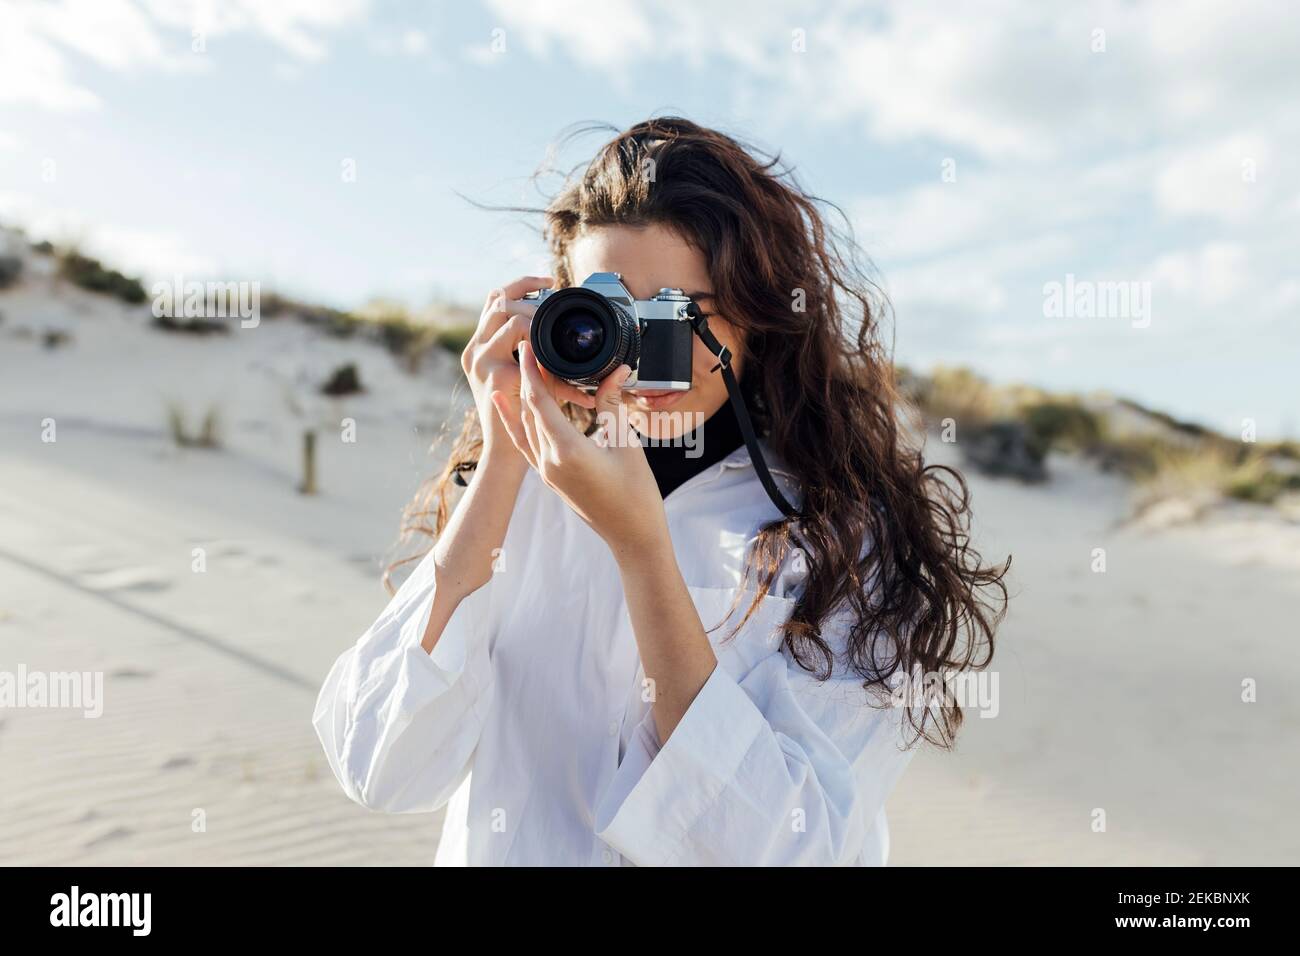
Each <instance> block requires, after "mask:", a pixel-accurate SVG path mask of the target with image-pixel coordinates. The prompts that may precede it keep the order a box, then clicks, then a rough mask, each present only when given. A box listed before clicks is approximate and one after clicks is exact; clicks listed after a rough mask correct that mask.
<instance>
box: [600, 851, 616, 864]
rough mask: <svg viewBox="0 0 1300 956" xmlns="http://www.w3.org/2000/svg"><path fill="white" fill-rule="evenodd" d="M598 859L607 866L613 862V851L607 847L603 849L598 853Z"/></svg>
mask: <svg viewBox="0 0 1300 956" xmlns="http://www.w3.org/2000/svg"><path fill="white" fill-rule="evenodd" d="M600 858H601V859H602V860H604V861H605V865H606V866H608V865H609V864H611V863H613V862H614V851H613V850H611V849H610V848H609V847H605V849H603V850H601V851H600Z"/></svg>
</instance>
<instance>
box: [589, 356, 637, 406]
mask: <svg viewBox="0 0 1300 956" xmlns="http://www.w3.org/2000/svg"><path fill="white" fill-rule="evenodd" d="M631 374H632V367H631V366H630V365H620V366H619V367H618V368H616V369H614V371H612V372H610V373H609V374H608V375H606V376H605V380H604V381H603V382H601V383H600V387H599V388H597V389H596V407H597V408H618V406H619V405H622V404H623V383H624V382H626V381H627V378H628V376H629V375H631Z"/></svg>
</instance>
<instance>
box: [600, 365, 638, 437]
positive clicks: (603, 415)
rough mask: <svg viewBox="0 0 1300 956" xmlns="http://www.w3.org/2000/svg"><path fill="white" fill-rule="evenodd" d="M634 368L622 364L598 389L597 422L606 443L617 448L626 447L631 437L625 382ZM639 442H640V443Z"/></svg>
mask: <svg viewBox="0 0 1300 956" xmlns="http://www.w3.org/2000/svg"><path fill="white" fill-rule="evenodd" d="M631 374H632V369H631V368H630V367H629V366H627V365H620V366H619V367H618V368H616V369H615V370H614V371H613V372H611V373H610V374H609V375H607V376H606V377H605V380H604V381H603V382H601V383H600V387H599V388H597V389H596V394H595V396H594V398H595V400H596V422H597V424H599V425H600V427H601V430H602V431H603V432H604V443H605V444H608V445H613V446H614V447H617V448H622V447H624V446H625V445H626V444H627V442H628V439H629V437H630V436H629V434H628V433H629V432H631V431H632V427H631V425H630V424H629V422H628V418H627V415H626V414H625V413H624V411H623V383H624V382H626V381H627V378H628V376H629V375H631ZM638 444H639V443H638Z"/></svg>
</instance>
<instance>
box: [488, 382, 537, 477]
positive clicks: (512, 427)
mask: <svg viewBox="0 0 1300 956" xmlns="http://www.w3.org/2000/svg"><path fill="white" fill-rule="evenodd" d="M518 405H519V401H518V399H515V400H514V401H512V400H511V398H510V396H508V395H507V394H506V393H505V392H493V393H492V407H493V408H495V409H496V413H497V417H498V418H500V419H501V424H502V425H504V426H505V429H506V434H507V435H509V436H510V441H511V443H512V444H513V445H514V446H515V447H516V448H518V449H519V453H520V454H521V455H523V456H524V457H525V458H528V459H529V461H528V463H529V464H530V465H534V464H536V463H535V462H534V461H532V459H531V458H530V457H529V456H530V455H532V448H531V447H530V446H529V444H528V436H527V435H525V434H524V425H523V422H521V421H520V420H519V408H518Z"/></svg>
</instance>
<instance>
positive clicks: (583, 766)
mask: <svg viewBox="0 0 1300 956" xmlns="http://www.w3.org/2000/svg"><path fill="white" fill-rule="evenodd" d="M770 460H771V459H769V461H770ZM664 507H665V511H666V512H667V516H668V525H669V530H670V532H671V535H672V540H673V548H674V551H675V552H676V555H677V561H678V564H679V565H680V567H681V572H682V576H683V578H684V579H685V581H686V583H687V585H688V587H689V589H690V593H691V597H692V599H693V600H694V602H695V605H696V608H697V609H698V610H699V613H700V619H701V621H702V622H703V624H704V627H705V628H706V630H707V629H709V628H713V627H714V625H717V624H719V623H720V622H722V620H723V618H724V617H726V615H727V612H728V610H729V609H730V607H731V604H732V601H733V598H734V596H735V590H736V588H737V586H738V585H739V583H740V581H741V578H742V569H743V567H744V559H745V553H746V549H747V547H748V545H749V543H750V542H751V541H752V540H753V538H754V536H755V534H756V533H757V531H758V530H759V528H760V527H761V526H762V525H763V524H764V523H766V522H768V521H771V520H772V519H773V518H775V517H777V511H776V509H775V508H774V506H773V505H772V503H771V502H770V501H769V500H768V497H767V495H766V494H765V493H764V491H763V489H762V486H761V485H760V484H759V481H758V478H757V475H756V474H755V472H754V470H753V468H752V466H751V465H750V460H749V454H748V452H747V451H746V450H745V449H744V448H743V447H742V448H740V449H739V450H738V451H736V452H734V453H733V454H732V455H731V456H729V457H728V458H726V459H724V460H723V461H722V462H720V463H718V464H715V465H713V466H711V467H709V468H707V469H705V470H704V471H702V472H701V473H700V474H698V475H695V476H694V477H693V478H691V479H690V480H689V481H687V482H686V483H685V484H683V485H682V486H680V487H679V488H677V489H676V490H675V491H673V492H672V493H671V494H670V495H669V496H668V497H667V498H666V499H665V500H664ZM496 564H497V570H496V572H495V573H494V574H493V576H492V579H491V581H490V582H489V583H488V584H486V585H484V586H483V587H482V588H480V589H479V590H477V591H475V592H474V593H473V594H471V595H470V596H469V597H467V598H466V599H465V600H463V601H462V602H461V604H460V606H459V607H458V608H457V609H456V611H455V613H454V614H453V615H452V617H451V620H450V621H449V622H448V624H447V626H446V629H445V630H444V631H443V633H442V636H441V638H440V639H439V640H438V643H437V644H436V645H435V646H434V649H433V652H432V653H431V654H429V653H426V652H425V651H424V650H423V649H422V648H421V647H420V641H421V638H422V637H423V634H424V629H425V626H426V624H427V621H428V616H429V609H430V607H431V605H432V602H433V592H434V587H435V582H434V565H433V561H432V558H431V557H426V558H425V559H424V560H423V561H422V562H421V563H420V565H419V566H418V568H417V569H416V570H415V571H414V572H413V573H412V574H411V576H410V578H408V580H407V581H406V582H405V583H404V584H403V586H402V587H401V589H400V590H399V591H398V593H397V594H396V595H395V596H394V597H393V599H392V601H391V602H390V603H389V605H388V607H386V608H385V609H384V612H383V613H382V614H381V615H380V616H379V619H378V620H377V621H375V623H374V624H373V625H371V627H370V629H369V630H367V631H366V632H365V634H363V635H362V636H361V638H360V639H359V640H358V641H357V643H356V644H355V645H354V646H353V647H351V648H350V649H349V650H347V651H346V652H345V653H344V654H343V655H342V656H340V657H339V658H338V660H337V661H336V662H335V664H334V666H333V668H332V669H331V670H330V673H329V676H328V677H326V679H325V684H324V686H323V687H322V688H321V692H320V697H319V699H318V700H317V702H316V710H315V714H314V717H313V722H314V723H315V725H316V730H317V733H318V734H319V735H320V739H321V743H322V744H323V745H324V748H325V753H326V755H327V757H328V758H329V763H330V767H331V769H333V771H334V775H335V776H336V777H337V778H338V780H339V783H340V784H342V786H343V789H344V791H345V792H346V793H347V795H348V796H349V797H351V798H352V799H353V800H355V801H357V802H358V803H360V804H362V805H363V806H366V807H369V808H372V809H375V810H385V811H389V812H394V813H411V812H428V811H433V810H437V809H439V808H441V807H443V806H444V805H446V806H447V816H446V821H445V823H444V825H443V833H442V839H441V841H440V843H439V846H438V852H437V856H436V859H435V863H436V864H439V865H455V864H461V865H464V864H471V865H502V864H505V865H511V864H519V865H564V866H573V865H595V866H611V865H620V864H623V865H626V864H636V865H652V864H679V865H734V864H740V865H751V864H758V865H767V864H859V865H870V864H877V865H879V864H883V863H884V862H885V859H886V856H887V854H888V830H887V827H886V824H885V814H884V804H885V799H886V797H887V796H888V795H889V793H890V791H891V790H892V789H893V787H894V784H895V783H896V782H897V780H898V778H899V776H900V775H901V774H902V772H903V769H904V768H905V767H906V765H907V763H908V761H909V759H910V758H911V753H912V751H911V750H910V749H904V736H903V733H902V729H901V728H902V722H901V719H900V718H901V714H902V711H901V710H899V709H897V708H892V707H889V706H887V705H886V706H884V707H881V706H880V705H879V703H878V702H877V703H874V704H873V702H872V701H871V700H870V699H869V697H868V692H867V691H865V690H863V687H862V680H861V678H859V677H857V676H856V675H854V674H852V673H849V672H847V671H844V672H841V671H840V670H838V669H837V671H836V673H835V674H834V675H833V676H832V677H831V679H830V680H828V681H824V682H823V681H819V680H817V678H816V676H815V675H813V674H810V673H808V672H807V671H805V670H803V669H802V668H801V667H800V666H799V665H798V664H796V663H795V662H794V661H793V660H792V659H791V658H790V656H789V654H788V653H787V652H786V651H784V650H783V649H782V647H781V639H780V638H781V632H780V627H781V624H782V623H783V622H784V621H785V620H786V618H787V617H788V615H789V613H790V611H791V609H792V608H793V606H794V597H796V596H797V594H798V592H799V587H800V584H801V582H802V579H803V576H804V575H803V565H804V562H803V561H802V560H800V558H799V556H798V555H796V556H794V557H793V559H792V560H789V561H787V562H786V565H785V567H784V568H783V569H782V571H781V573H780V575H779V576H778V579H777V581H776V582H775V583H774V586H773V589H772V593H771V594H770V595H768V596H767V597H764V598H763V600H762V602H761V604H760V605H759V608H758V609H757V610H756V611H755V613H754V615H753V617H752V618H751V619H750V621H749V623H748V624H747V625H746V626H745V627H744V629H743V630H741V631H740V632H739V633H736V634H735V635H734V636H730V635H731V634H732V631H733V630H734V629H735V626H736V624H737V623H739V621H740V620H741V618H742V617H743V614H744V611H745V610H746V609H747V608H748V607H749V604H750V601H751V599H752V593H751V592H749V591H746V593H745V594H742V596H741V600H740V604H739V610H738V611H737V612H736V613H735V614H734V615H733V616H732V617H731V618H730V619H729V620H728V621H727V622H726V623H725V624H723V625H722V626H721V627H717V628H716V629H714V630H711V631H710V632H709V640H710V641H711V642H713V645H714V649H715V652H716V654H717V657H718V666H717V668H715V670H714V672H713V674H712V675H711V676H710V677H709V679H708V681H707V682H706V683H705V684H704V687H703V688H702V689H701V690H700V692H699V694H698V696H697V697H696V698H695V700H694V701H693V702H692V703H691V705H690V707H689V709H688V710H687V711H686V713H685V715H684V716H683V717H682V719H681V721H680V723H679V724H678V725H677V727H676V728H675V729H674V730H673V732H672V734H671V735H670V736H669V738H668V742H667V743H666V744H665V745H664V746H663V747H660V745H659V740H658V737H657V734H656V731H655V726H654V723H653V721H652V719H651V716H650V704H649V703H648V701H649V700H650V699H651V690H650V689H649V688H648V687H647V686H646V685H645V674H644V673H643V671H642V670H641V666H640V658H639V656H638V653H637V647H636V641H635V638H634V636H633V633H632V627H631V623H630V621H629V619H628V613H627V607H626V604H625V602H624V597H623V591H622V586H621V582H620V578H619V575H618V571H617V566H616V565H615V563H614V560H613V557H612V556H611V555H610V553H609V549H608V548H607V547H606V546H605V544H604V542H603V541H601V540H600V538H599V537H598V536H597V535H596V533H595V532H594V531H592V530H591V529H590V528H588V527H587V525H586V524H585V523H584V522H583V521H582V519H581V518H579V517H578V516H577V515H576V514H575V513H574V512H573V511H572V510H571V509H570V508H569V507H568V506H567V505H565V504H564V502H563V501H562V500H561V499H560V498H559V497H558V496H557V495H556V494H555V493H554V492H552V491H551V490H550V489H549V488H547V487H546V486H545V485H544V484H543V483H542V482H541V480H540V479H539V478H538V476H537V475H536V474H535V473H534V472H532V471H531V470H529V472H528V475H527V477H526V478H525V479H524V482H523V485H522V487H521V488H520V492H519V496H518V498H517V500H516V503H515V510H514V514H513V516H512V518H511V521H510V529H509V532H508V533H507V535H506V539H505V541H504V544H503V547H502V550H501V553H500V556H499V557H498V560H497V562H496ZM748 586H749V587H752V582H750V583H749V585H748ZM842 625H843V622H840V623H839V625H838V626H837V625H836V624H835V623H834V622H833V621H832V622H827V624H826V625H824V627H823V638H824V639H825V640H827V642H828V643H830V645H831V646H832V648H842V647H843V626H842Z"/></svg>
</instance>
